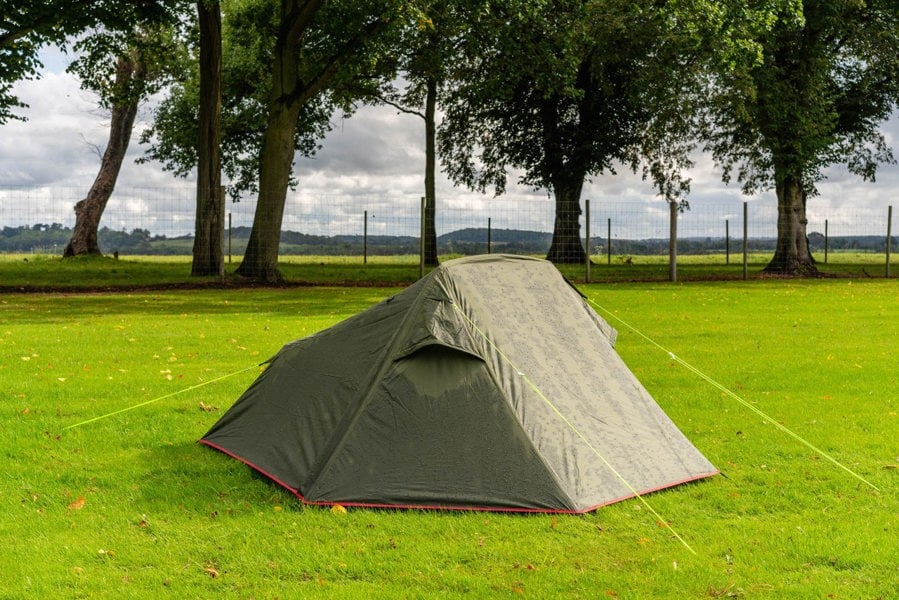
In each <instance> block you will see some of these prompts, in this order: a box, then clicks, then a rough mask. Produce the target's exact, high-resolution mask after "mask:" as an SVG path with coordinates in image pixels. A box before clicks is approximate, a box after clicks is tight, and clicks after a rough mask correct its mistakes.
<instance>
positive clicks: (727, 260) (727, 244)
mask: <svg viewBox="0 0 899 600" xmlns="http://www.w3.org/2000/svg"><path fill="white" fill-rule="evenodd" d="M724 264H726V265H729V264H730V219H724Z"/></svg>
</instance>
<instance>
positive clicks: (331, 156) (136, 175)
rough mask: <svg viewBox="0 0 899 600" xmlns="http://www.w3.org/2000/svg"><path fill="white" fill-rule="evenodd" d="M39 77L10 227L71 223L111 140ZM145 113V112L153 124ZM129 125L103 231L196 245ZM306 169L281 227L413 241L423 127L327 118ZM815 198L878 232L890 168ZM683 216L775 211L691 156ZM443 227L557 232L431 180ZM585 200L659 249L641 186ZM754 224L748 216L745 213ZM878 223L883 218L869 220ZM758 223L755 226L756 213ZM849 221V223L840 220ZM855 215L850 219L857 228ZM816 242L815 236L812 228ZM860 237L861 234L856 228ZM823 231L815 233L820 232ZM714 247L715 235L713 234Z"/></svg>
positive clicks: (629, 181) (523, 210)
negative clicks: (140, 160) (187, 239)
mask: <svg viewBox="0 0 899 600" xmlns="http://www.w3.org/2000/svg"><path fill="white" fill-rule="evenodd" d="M46 62H47V64H48V65H50V64H52V65H53V68H54V70H48V71H47V72H46V73H45V74H44V76H43V78H42V79H40V80H38V81H25V82H20V83H18V84H17V85H16V86H15V90H16V93H17V94H18V95H19V96H20V97H21V98H22V99H23V100H24V101H25V102H27V103H28V104H29V105H30V107H29V108H28V109H26V110H24V111H22V114H23V115H24V116H26V117H27V118H28V121H27V122H11V123H8V124H6V125H4V126H3V130H2V135H0V219H2V223H3V224H4V225H5V224H26V223H35V222H51V221H56V222H62V223H67V224H71V223H73V222H74V216H73V212H72V207H73V205H74V203H75V202H77V201H78V200H79V199H80V198H82V197H83V196H84V194H85V192H86V191H87V189H88V188H89V187H90V185H91V183H92V182H93V179H94V176H95V175H96V171H97V168H98V166H99V157H98V156H97V151H96V148H100V149H102V148H103V147H104V146H105V144H106V140H107V136H108V129H107V128H108V115H107V114H105V113H104V112H103V111H100V110H99V109H98V108H97V106H96V100H95V98H94V97H93V96H92V95H91V94H89V93H87V92H84V91H82V90H81V89H80V88H79V86H78V82H77V80H76V79H75V78H74V77H72V76H70V75H68V74H66V73H64V72H61V71H60V69H61V68H62V66H61V65H63V64H64V57H62V56H61V55H53V56H52V57H51V58H50V59H49V60H47V61H46ZM148 117H149V110H148V109H146V108H145V109H144V110H142V111H141V118H148ZM143 126H144V124H142V123H140V122H139V123H137V124H136V126H135V134H134V137H133V139H132V144H131V147H130V148H129V152H128V157H127V158H126V161H125V163H124V164H123V167H122V172H121V174H120V177H119V182H118V186H117V192H116V194H115V195H114V197H113V199H112V200H111V201H110V205H109V207H108V209H107V215H108V222H106V221H105V222H104V224H107V225H108V226H110V227H113V228H116V229H129V230H130V229H132V228H135V227H140V228H146V229H150V230H151V231H152V232H153V233H164V234H166V235H173V234H183V233H188V232H190V231H192V221H191V212H192V210H193V203H194V198H193V190H192V182H191V181H190V180H186V181H185V180H183V179H178V178H175V177H173V176H172V175H171V174H170V173H166V172H164V171H162V170H161V169H160V168H159V166H158V165H154V164H144V165H138V164H135V162H134V159H135V158H137V157H138V156H140V155H141V154H142V153H143V151H144V149H143V148H141V147H139V145H138V143H137V138H138V131H139V130H140V128H141V127H143ZM884 130H885V134H886V135H887V137H888V139H890V140H897V139H899V120H897V119H896V117H895V116H894V117H893V118H892V119H891V120H890V121H889V122H888V123H886V124H885V125H884ZM322 144H323V147H322V149H321V150H320V151H319V153H318V154H317V156H315V157H313V158H308V159H307V158H300V159H298V161H297V167H296V176H297V178H298V180H299V188H298V190H297V191H296V192H292V193H290V194H289V197H288V206H287V210H286V212H285V218H284V224H285V227H286V228H297V229H300V230H303V231H306V232H308V233H324V234H332V235H333V234H336V233H358V232H361V215H362V213H363V211H365V210H368V211H369V218H370V221H371V229H370V230H371V231H372V232H376V231H378V230H379V231H380V232H382V233H397V234H399V233H402V234H411V235H415V234H417V223H418V220H417V210H418V203H419V198H420V197H421V196H422V195H423V193H424V175H423V170H424V127H423V122H422V121H421V119H420V118H418V117H416V116H412V115H407V114H399V113H397V111H396V110H395V109H393V108H389V107H377V108H375V107H364V108H361V109H360V110H359V111H358V113H357V114H356V115H354V116H353V117H351V118H349V119H342V118H340V116H335V122H334V129H333V131H332V132H330V134H329V135H328V136H327V137H326V138H325V140H323V142H322ZM827 175H828V179H827V180H826V181H824V182H822V183H821V185H820V186H819V189H820V192H821V194H820V196H819V197H817V198H812V199H810V200H809V213H810V218H812V217H813V218H814V219H818V220H821V221H823V219H825V218H829V217H828V215H834V216H833V217H832V218H833V219H834V221H833V222H834V223H836V222H839V221H840V220H841V219H842V220H849V221H851V220H859V219H862V220H864V219H874V220H875V224H874V225H871V226H870V227H871V228H872V229H878V230H879V228H880V226H879V225H877V224H876V221H877V220H878V219H879V220H880V221H883V220H885V213H886V207H887V206H888V205H889V204H891V203H893V204H895V203H896V198H895V195H894V190H895V189H896V188H897V184H899V168H897V167H896V166H895V165H884V166H882V167H881V170H880V172H879V174H878V178H877V182H876V183H868V182H863V181H861V180H860V179H859V178H858V177H856V176H854V175H851V174H849V173H848V172H847V171H846V169H845V168H841V167H834V168H831V169H829V170H828V172H827ZM689 176H690V177H691V178H692V192H691V195H690V197H689V201H690V204H691V207H692V210H691V211H689V212H688V213H686V214H685V215H684V216H683V218H682V219H683V224H682V228H681V231H682V232H684V234H685V235H690V234H695V235H706V234H708V235H712V234H713V233H715V232H718V231H719V230H720V231H723V223H724V221H725V220H730V221H731V229H732V230H734V229H735V228H736V225H735V223H736V222H739V220H740V219H742V203H743V201H744V200H749V201H750V202H751V203H752V205H753V206H756V207H757V209H758V210H759V211H762V212H763V213H764V214H766V215H768V216H766V217H765V219H766V220H768V221H770V219H771V217H770V214H771V212H772V211H773V209H774V197H773V192H770V191H769V192H765V193H761V194H759V195H758V196H757V197H755V198H745V197H744V196H743V195H742V194H741V192H740V190H739V187H738V186H737V185H729V186H727V185H724V184H723V183H722V182H721V179H720V172H719V171H718V169H717V168H716V167H715V166H714V164H713V163H712V161H711V160H710V159H709V158H708V157H707V156H698V157H697V162H696V166H695V168H694V169H692V170H691V172H690V173H689ZM437 185H438V207H439V212H438V227H440V223H445V224H446V226H447V227H453V228H459V227H468V226H477V227H484V226H486V222H487V220H488V219H491V221H492V226H493V227H495V228H522V229H523V228H531V229H540V230H544V231H545V230H549V229H551V227H552V220H553V205H552V202H551V201H550V200H549V199H548V197H547V195H546V193H545V192H543V191H535V190H532V189H529V188H527V187H524V186H519V185H516V184H514V177H512V178H510V185H509V188H508V190H507V194H506V195H504V196H503V197H500V198H493V197H492V195H490V194H487V195H484V194H479V193H475V192H471V191H469V190H466V189H464V188H459V187H455V186H454V185H453V184H452V183H451V182H449V181H448V180H447V178H446V177H445V176H443V175H442V174H441V175H440V176H438V182H437ZM583 197H584V198H589V199H590V200H591V212H592V216H593V221H594V223H593V229H594V232H596V233H598V231H597V230H599V229H603V230H604V229H605V224H606V218H607V216H606V215H607V214H613V215H614V216H615V220H616V222H617V223H616V227H617V230H618V235H619V236H621V237H630V236H634V235H638V236H643V237H664V236H666V235H667V221H666V219H667V207H666V205H665V204H664V202H663V201H662V200H660V199H659V198H658V197H656V195H655V191H654V190H653V188H652V185H651V184H650V183H649V182H646V181H643V180H642V179H641V178H640V176H639V175H635V174H633V173H631V172H630V171H629V170H628V169H627V168H626V167H622V168H620V169H619V170H618V174H616V175H611V174H604V175H600V176H597V177H594V178H593V179H592V181H591V182H589V183H588V184H587V185H586V186H585V188H584V193H583ZM253 200H254V199H253V198H246V199H245V201H244V202H241V203H240V204H230V203H229V205H228V207H227V210H228V211H229V212H232V213H233V216H234V225H235V226H238V225H246V226H249V225H250V224H251V223H252V219H253V210H254V208H255V203H254V201H253ZM754 210H755V209H754ZM880 213H883V216H882V217H878V215H879V214H880ZM760 214H762V213H761V212H760ZM847 215H848V216H847ZM854 215H858V218H857V219H856V217H855V216H854ZM811 227H813V228H819V227H818V225H817V223H813V224H812V225H811ZM863 227H868V225H864V226H863ZM820 228H823V225H822V226H821V227H820ZM722 235H723V234H722Z"/></svg>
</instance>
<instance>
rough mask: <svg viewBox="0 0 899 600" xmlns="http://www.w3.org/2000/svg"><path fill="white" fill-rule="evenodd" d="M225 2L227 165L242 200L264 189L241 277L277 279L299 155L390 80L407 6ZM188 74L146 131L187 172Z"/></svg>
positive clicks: (192, 127)
mask: <svg viewBox="0 0 899 600" xmlns="http://www.w3.org/2000/svg"><path fill="white" fill-rule="evenodd" d="M223 9H224V15H225V18H224V22H223V42H222V43H223V57H224V60H223V64H222V79H223V92H222V95H223V100H222V133H223V135H222V167H223V170H224V173H225V175H226V176H227V177H228V179H229V190H230V192H231V193H232V194H234V195H235V197H236V196H237V195H238V194H240V193H241V192H253V193H256V194H257V195H258V200H257V206H256V214H255V216H254V221H253V229H252V233H251V236H250V240H249V242H248V245H247V249H246V253H245V255H244V259H243V261H242V263H241V265H240V267H239V268H238V274H240V275H243V276H245V277H250V278H254V279H260V280H263V281H272V282H274V281H279V280H280V278H281V276H280V273H279V272H278V268H277V262H278V246H279V240H280V236H281V231H280V229H281V223H282V219H283V213H284V206H285V201H286V195H287V190H288V188H289V187H290V186H292V185H295V183H296V180H295V178H294V177H293V172H292V167H293V161H294V156H295V154H296V153H297V152H299V153H301V154H303V155H307V156H309V155H312V154H313V153H314V152H315V150H316V149H317V148H318V140H320V139H321V138H322V137H323V136H324V134H325V132H327V131H328V129H329V128H330V117H331V115H332V113H333V112H334V111H335V110H337V109H343V110H344V111H346V112H351V111H352V100H353V99H355V98H358V97H361V96H365V97H371V95H372V94H373V92H372V91H371V89H370V87H378V86H379V85H380V84H379V81H380V79H383V78H392V76H393V73H394V72H395V71H390V70H389V69H388V70H387V71H384V70H383V65H384V64H388V65H389V64H390V63H391V61H384V60H381V58H380V57H381V56H382V55H383V54H384V53H385V52H387V47H386V46H385V45H384V43H382V42H380V41H379V38H380V37H382V34H383V33H384V32H385V31H386V30H387V29H388V28H389V27H390V25H391V24H392V22H393V21H396V20H398V19H399V17H400V16H401V15H402V14H403V10H402V6H401V5H395V4H394V3H393V2H391V1H389V0H385V1H380V0H370V1H367V2H348V1H347V2H324V1H323V0H306V1H302V2H301V1H300V0H283V1H282V2H281V3H280V4H275V3H272V2H268V1H267V0H232V1H230V2H226V3H225V4H224V5H223ZM188 75H190V76H189V77H187V78H185V79H183V80H182V81H180V82H179V84H178V85H176V86H175V88H174V89H173V90H172V93H171V94H170V96H169V97H168V98H167V99H165V100H164V101H163V102H162V103H161V105H160V106H159V108H158V110H157V113H156V117H155V122H154V125H153V127H152V128H151V129H150V130H148V131H147V132H146V133H145V135H144V136H143V137H142V141H148V142H151V146H150V149H149V151H148V153H147V156H148V157H149V158H153V159H157V160H159V161H161V162H162V164H163V167H164V168H167V169H170V170H172V171H174V172H175V173H176V174H178V175H182V176H183V175H186V174H188V173H189V172H190V170H191V169H192V168H193V167H194V166H195V165H196V164H197V152H196V144H195V141H194V140H196V136H197V131H196V121H197V106H198V103H199V100H198V83H197V79H196V77H195V76H194V75H195V73H189V74H188Z"/></svg>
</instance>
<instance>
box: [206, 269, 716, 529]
mask: <svg viewBox="0 0 899 600" xmlns="http://www.w3.org/2000/svg"><path fill="white" fill-rule="evenodd" d="M615 335H616V333H615V330H614V329H613V328H612V327H610V326H609V325H608V324H607V323H606V322H605V321H603V320H602V319H601V318H600V317H599V316H598V315H597V314H596V313H595V312H594V311H593V310H592V309H590V307H589V306H587V304H586V303H585V301H584V299H583V297H582V296H581V295H580V294H579V293H578V291H577V290H575V289H574V288H573V287H572V286H571V285H569V284H568V282H567V281H566V280H565V279H564V278H563V277H562V276H561V275H560V274H559V272H558V271H557V270H556V268H555V267H554V266H553V265H552V264H551V263H548V262H546V261H543V260H539V259H533V258H527V257H520V256H506V255H487V256H476V257H470V258H462V259H457V260H452V261H448V262H446V263H444V264H443V265H442V266H440V267H438V268H437V269H435V270H434V271H432V272H431V273H430V274H429V275H427V276H426V277H424V278H422V279H421V280H419V281H418V282H417V283H415V284H414V285H412V286H410V287H409V288H407V289H405V290H404V291H402V292H400V293H399V294H397V295H395V296H393V297H391V298H388V299H387V300H385V301H383V302H381V303H380V304H378V305H376V306H373V307H372V308H370V309H368V310H366V311H364V312H362V313H359V314H357V315H355V316H353V317H351V318H349V319H347V320H345V321H343V322H341V323H339V324H337V325H335V326H333V327H331V328H329V329H326V330H324V331H321V332H319V333H317V334H315V335H312V336H310V337H307V338H303V339H300V340H297V341H294V342H291V343H289V344H287V345H286V346H284V348H282V349H281V351H280V352H278V354H277V355H276V356H274V357H273V358H272V359H271V360H270V361H269V363H270V364H269V366H268V368H267V369H266V370H265V371H264V372H263V373H262V374H261V375H260V376H259V378H258V379H257V380H256V381H255V382H254V383H253V384H252V386H251V387H250V388H249V389H248V390H247V391H246V392H245V393H244V394H243V396H241V398H240V399H239V400H238V401H237V402H236V403H235V404H234V406H233V407H232V408H231V409H230V410H229V411H228V412H227V413H226V414H225V415H223V416H222V418H221V419H220V420H219V422H218V423H216V424H215V426H213V427H212V429H211V430H210V431H209V432H208V433H207V434H206V435H205V436H204V437H203V439H202V440H201V441H202V443H204V444H206V445H208V446H211V447H213V448H216V449H218V450H221V451H222V452H224V453H226V454H228V455H230V456H233V457H234V458H237V459H239V460H241V461H243V462H244V463H246V464H248V465H250V466H251V467H253V468H254V469H256V470H258V471H259V472H261V473H263V474H264V475H266V476H268V477H270V478H271V479H272V480H274V481H275V482H277V483H278V484H280V485H282V486H284V487H285V488H287V489H289V490H290V491H292V492H293V493H295V494H296V495H297V496H298V497H300V498H301V499H302V500H303V501H304V502H307V503H314V504H332V503H340V504H344V505H363V506H398V507H430V508H457V509H485V510H513V511H546V512H586V511H589V510H592V509H595V508H597V507H599V506H602V505H605V504H609V503H612V502H616V501H619V500H623V499H625V498H629V497H632V496H634V495H636V494H644V493H647V492H650V491H653V490H658V489H661V488H665V487H669V486H673V485H677V484H679V483H683V482H687V481H691V480H695V479H699V478H702V477H708V476H710V475H713V474H715V473H717V470H716V469H715V467H714V466H713V465H712V464H710V463H709V461H708V460H706V459H705V457H703V456H702V455H701V454H700V453H699V451H698V450H696V448H694V447H693V445H692V444H690V442H689V441H688V440H687V439H686V438H685V437H684V436H683V434H682V433H681V432H680V431H679V430H678V429H677V427H676V426H675V425H674V424H673V423H672V422H671V420H670V419H669V418H668V417H667V416H666V415H665V414H664V412H663V411H662V410H661V409H660V408H659V406H658V405H657V404H656V403H655V401H654V400H653V399H652V398H651V397H650V395H649V393H648V392H647V391H646V390H645V389H644V388H643V386H642V385H640V383H639V382H638V381H637V379H636V378H635V377H634V375H633V374H632V373H631V372H630V371H629V370H628V368H627V366H626V365H625V364H624V362H623V361H622V360H621V358H620V357H619V356H618V355H617V353H616V352H615V350H614V341H615Z"/></svg>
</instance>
